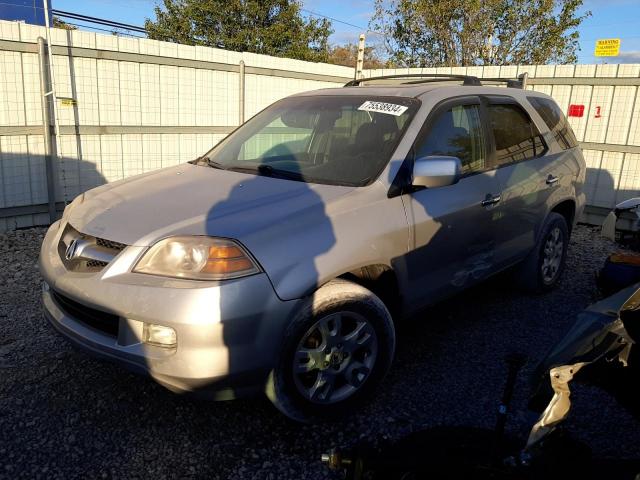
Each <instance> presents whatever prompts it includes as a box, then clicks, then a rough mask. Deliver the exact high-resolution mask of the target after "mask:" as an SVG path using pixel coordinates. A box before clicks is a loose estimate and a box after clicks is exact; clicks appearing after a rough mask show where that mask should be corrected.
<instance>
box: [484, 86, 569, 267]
mask: <svg viewBox="0 0 640 480" xmlns="http://www.w3.org/2000/svg"><path fill="white" fill-rule="evenodd" d="M485 101H486V103H485V105H486V114H487V125H488V126H489V127H490V136H491V138H490V141H491V143H492V147H493V148H492V149H491V152H490V155H489V162H490V164H491V165H492V166H493V167H494V168H496V180H497V182H498V183H499V187H498V188H499V190H500V192H501V201H500V204H499V205H498V207H497V208H496V212H495V214H496V218H495V220H496V241H497V247H496V252H495V261H496V266H497V267H498V268H500V269H502V268H505V267H507V266H509V265H510V264H513V263H515V262H517V261H518V260H520V259H521V258H523V257H524V256H526V254H527V253H528V252H529V251H530V250H531V248H533V246H534V245H535V242H536V234H537V232H538V230H539V228H540V227H541V224H542V222H543V221H544V218H545V217H546V214H547V211H548V209H547V204H548V199H549V196H550V195H551V194H552V192H553V191H554V189H556V188H557V186H558V183H559V180H560V177H561V176H562V175H563V173H564V172H563V169H562V160H561V159H560V158H559V156H558V155H549V154H548V152H549V149H548V147H547V145H546V143H545V141H544V139H543V137H542V135H541V134H540V131H539V130H538V127H537V126H536V125H535V123H534V122H533V121H532V119H531V117H530V116H529V114H528V113H527V111H526V110H525V109H524V108H523V107H522V106H521V105H520V104H518V102H516V101H515V100H514V99H513V98H511V97H506V96H494V97H486V98H485Z"/></svg>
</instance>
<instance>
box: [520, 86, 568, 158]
mask: <svg viewBox="0 0 640 480" xmlns="http://www.w3.org/2000/svg"><path fill="white" fill-rule="evenodd" d="M528 99H529V103H530V104H531V105H532V106H533V108H535V110H536V112H538V115H540V116H541V117H542V120H544V123H546V124H547V127H549V130H551V133H552V134H553V136H554V137H555V139H556V141H557V142H558V144H559V145H560V147H562V149H563V150H567V149H569V148H573V147H577V146H578V141H577V140H576V136H575V135H574V134H573V130H571V126H569V122H567V117H565V116H564V113H562V110H560V107H558V105H557V104H556V102H554V101H553V100H550V99H548V98H540V97H528Z"/></svg>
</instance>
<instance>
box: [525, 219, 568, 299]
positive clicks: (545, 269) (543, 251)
mask: <svg viewBox="0 0 640 480" xmlns="http://www.w3.org/2000/svg"><path fill="white" fill-rule="evenodd" d="M556 235H557V236H558V240H554V238H556ZM557 241H560V242H562V245H561V247H559V245H558V243H557ZM551 244H553V245H551ZM551 247H553V253H551ZM568 247H569V228H568V226H567V221H566V220H565V218H564V217H563V216H562V215H560V214H559V213H555V212H551V213H550V214H549V215H548V216H547V218H546V220H545V222H544V225H543V226H542V230H541V232H540V236H539V237H538V241H537V243H536V246H535V248H534V249H533V250H532V251H531V253H530V254H529V255H528V256H527V258H525V259H524V260H523V262H522V263H521V264H520V267H519V268H518V269H517V270H516V281H517V283H518V285H519V286H520V287H521V288H522V289H523V290H525V291H527V292H531V293H544V292H548V291H550V290H552V289H553V288H554V287H555V286H556V285H557V284H558V281H559V280H560V278H561V277H562V272H563V271H564V268H565V263H566V260H567V250H568ZM550 256H551V257H553V259H551V258H550ZM545 262H546V264H545Z"/></svg>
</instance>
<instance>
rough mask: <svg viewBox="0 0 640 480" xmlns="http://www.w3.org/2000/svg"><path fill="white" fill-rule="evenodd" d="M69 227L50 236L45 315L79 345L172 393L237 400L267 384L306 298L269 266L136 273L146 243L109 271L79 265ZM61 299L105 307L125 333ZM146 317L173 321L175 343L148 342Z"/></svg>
mask: <svg viewBox="0 0 640 480" xmlns="http://www.w3.org/2000/svg"><path fill="white" fill-rule="evenodd" d="M63 230H64V228H60V227H59V224H58V223H55V224H53V225H52V226H51V228H50V229H49V231H48V232H47V235H46V236H45V239H44V242H43V244H42V248H41V252H40V271H41V273H42V276H43V277H44V281H45V285H44V287H43V292H42V300H43V305H44V312H45V316H46V318H47V319H48V320H49V321H50V322H51V324H52V325H53V326H54V327H55V328H56V330H58V331H59V332H60V333H61V334H63V335H64V336H65V337H67V338H68V339H69V340H70V341H71V342H72V343H74V344H76V345H77V346H79V347H81V348H83V349H85V350H87V351H89V352H90V353H92V354H93V355H95V356H98V357H101V358H106V359H109V360H112V361H115V362H117V363H119V364H121V365H123V366H125V367H127V368H129V369H131V370H134V371H138V372H143V373H146V374H149V375H150V376H152V377H153V378H154V379H155V380H156V381H158V382H159V383H161V384H163V385H164V386H166V387H167V388H169V389H171V390H173V391H178V392H197V393H204V394H206V395H207V396H210V397H212V398H215V399H229V398H235V397H237V396H241V395H244V394H247V393H250V392H254V391H256V390H257V389H258V388H261V387H263V385H264V381H265V380H266V376H267V374H268V372H269V371H270V370H271V368H272V367H273V366H274V365H275V362H276V360H277V354H278V351H279V349H280V345H281V342H282V338H283V332H284V329H285V327H286V325H287V323H288V321H289V319H290V318H291V316H292V315H293V314H294V312H295V311H296V309H297V307H298V305H299V303H300V300H292V301H282V300H280V299H279V298H278V297H277V295H276V294H275V292H274V290H273V287H272V285H271V283H270V281H269V279H268V277H267V276H266V274H257V275H253V276H250V277H245V278H240V279H235V280H227V281H223V282H202V281H190V280H177V279H169V278H161V277H155V276H151V275H144V274H138V273H132V272H131V267H132V266H133V265H135V263H136V261H137V260H138V259H139V258H140V256H141V255H142V254H143V253H144V251H145V250H146V247H137V246H129V247H127V248H125V249H124V250H123V251H122V252H120V254H119V255H118V256H117V257H116V258H115V259H114V260H113V261H112V262H111V263H110V264H109V265H108V266H106V267H105V268H104V269H103V270H101V271H100V272H97V273H85V272H82V273H80V272H72V271H69V270H67V269H66V268H65V266H64V264H63V263H62V260H61V259H60V254H59V252H58V248H57V246H58V242H59V241H60V235H61V233H62V231H63ZM61 298H66V299H68V300H70V301H71V302H76V303H77V304H79V305H81V306H82V307H83V308H87V309H89V310H92V311H97V312H105V313H106V314H107V315H108V316H109V317H110V318H114V319H115V321H116V322H117V334H113V333H111V334H110V333H108V332H106V331H104V330H101V329H99V328H96V327H95V325H93V324H91V323H90V322H87V321H86V319H83V318H80V317H82V315H81V314H78V313H77V312H78V310H72V309H70V308H68V306H67V305H66V304H65V303H64V302H62V301H60V299H61ZM144 323H153V324H158V325H164V326H168V327H172V328H173V329H174V330H175V331H176V334H177V345H176V347H175V348H167V347H158V346H154V345H150V344H146V343H144V342H142V329H143V325H144Z"/></svg>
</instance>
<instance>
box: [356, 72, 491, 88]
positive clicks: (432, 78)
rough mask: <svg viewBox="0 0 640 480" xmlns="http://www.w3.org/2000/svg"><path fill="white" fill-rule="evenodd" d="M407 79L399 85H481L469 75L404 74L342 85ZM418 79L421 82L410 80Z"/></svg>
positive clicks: (476, 78)
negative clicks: (456, 82)
mask: <svg viewBox="0 0 640 480" xmlns="http://www.w3.org/2000/svg"><path fill="white" fill-rule="evenodd" d="M403 78H404V79H407V80H409V81H408V82H399V83H401V84H415V83H430V82H442V81H447V80H449V81H460V80H462V81H463V82H462V84H463V85H481V83H480V80H479V79H478V77H474V76H471V75H449V74H447V73H406V74H401V75H382V76H380V77H369V78H358V79H355V80H351V81H350V82H347V83H345V84H344V86H345V87H358V86H360V84H361V83H362V82H369V81H371V80H396V79H397V80H400V79H403ZM417 78H420V79H422V80H412V79H417Z"/></svg>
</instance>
